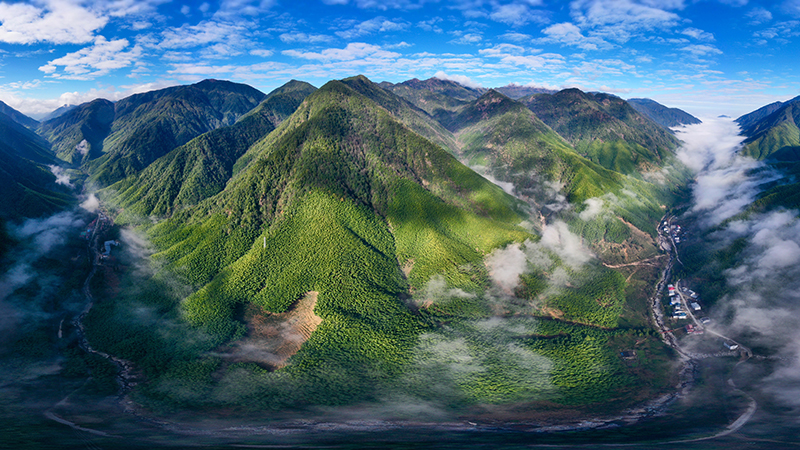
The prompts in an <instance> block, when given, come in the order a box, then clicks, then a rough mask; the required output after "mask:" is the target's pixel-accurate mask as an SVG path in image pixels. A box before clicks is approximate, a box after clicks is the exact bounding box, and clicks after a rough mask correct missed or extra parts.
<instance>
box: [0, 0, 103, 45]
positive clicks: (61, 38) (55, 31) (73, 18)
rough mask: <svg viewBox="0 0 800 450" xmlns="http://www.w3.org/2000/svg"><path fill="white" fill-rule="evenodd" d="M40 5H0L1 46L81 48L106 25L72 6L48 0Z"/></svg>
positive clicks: (98, 15)
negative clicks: (76, 46) (34, 44)
mask: <svg viewBox="0 0 800 450" xmlns="http://www.w3.org/2000/svg"><path fill="white" fill-rule="evenodd" d="M41 5H42V6H36V5H33V4H27V3H6V2H0V23H1V25H0V42H7V43H11V44H33V43H37V42H52V43H54V44H84V43H86V42H90V41H92V40H93V39H94V33H95V32H96V31H98V30H100V29H102V28H103V27H105V25H106V24H107V23H108V18H107V17H104V16H103V15H102V14H101V13H99V12H97V11H93V10H90V9H88V8H85V7H83V6H81V5H79V4H77V3H75V2H70V1H58V0H49V1H45V2H43V3H42V4H41Z"/></svg>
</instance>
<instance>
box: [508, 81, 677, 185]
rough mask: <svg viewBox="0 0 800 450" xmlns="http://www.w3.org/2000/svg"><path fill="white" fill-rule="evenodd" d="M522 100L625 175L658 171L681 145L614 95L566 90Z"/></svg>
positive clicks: (587, 151)
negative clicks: (665, 159)
mask: <svg viewBox="0 0 800 450" xmlns="http://www.w3.org/2000/svg"><path fill="white" fill-rule="evenodd" d="M519 101H520V102H522V103H523V104H525V105H526V106H527V107H528V108H529V109H530V110H531V111H533V112H534V113H535V114H536V116H537V117H539V119H541V120H542V122H544V123H546V124H547V125H548V126H550V128H552V129H553V130H554V131H555V132H557V133H558V134H560V135H561V136H562V137H564V138H565V139H566V140H567V141H568V142H569V143H571V144H572V145H573V147H574V148H575V149H576V150H577V151H578V153H579V154H581V155H583V156H585V157H586V158H588V159H590V160H591V161H594V162H596V163H598V164H600V165H601V166H603V167H605V168H607V169H611V170H614V171H616V172H620V173H622V174H635V173H642V172H648V171H651V170H654V169H656V168H658V167H660V166H661V165H662V164H663V161H664V158H666V157H667V156H668V155H669V154H671V151H672V150H673V149H675V148H677V146H678V140H677V139H676V138H675V137H674V136H673V135H672V134H671V133H670V132H669V131H667V130H665V129H663V128H662V127H660V126H659V125H657V124H656V123H654V122H653V121H652V120H650V119H649V118H647V117H645V116H644V115H642V114H640V113H639V112H637V111H636V110H635V109H633V108H632V107H631V106H630V105H629V104H628V103H627V102H625V100H623V99H621V98H619V97H616V96H613V95H609V94H603V93H596V94H589V93H585V92H582V91H580V90H578V89H565V90H563V91H559V92H557V93H555V94H552V95H549V94H536V95H532V96H528V97H523V98H521V99H520V100H519Z"/></svg>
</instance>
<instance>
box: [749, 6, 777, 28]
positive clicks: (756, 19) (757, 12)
mask: <svg viewBox="0 0 800 450" xmlns="http://www.w3.org/2000/svg"><path fill="white" fill-rule="evenodd" d="M745 17H748V18H749V19H750V25H760V24H762V23H765V22H769V21H770V20H772V13H771V12H769V10H767V9H764V8H761V7H758V8H753V9H751V10H750V11H748V12H747V14H745Z"/></svg>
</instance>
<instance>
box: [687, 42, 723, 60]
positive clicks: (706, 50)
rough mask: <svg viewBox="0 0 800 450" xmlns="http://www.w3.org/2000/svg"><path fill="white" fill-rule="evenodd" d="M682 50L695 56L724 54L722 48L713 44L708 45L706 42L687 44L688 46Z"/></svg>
mask: <svg viewBox="0 0 800 450" xmlns="http://www.w3.org/2000/svg"><path fill="white" fill-rule="evenodd" d="M680 50H681V51H684V52H688V53H691V54H692V55H693V56H695V57H701V56H710V55H721V54H722V50H720V49H718V48H716V47H714V46H713V45H706V44H695V45H687V46H686V47H683V48H681V49H680Z"/></svg>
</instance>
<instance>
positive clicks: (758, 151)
mask: <svg viewBox="0 0 800 450" xmlns="http://www.w3.org/2000/svg"><path fill="white" fill-rule="evenodd" d="M770 111H771V112H770ZM767 113H768V114H767ZM736 122H737V123H739V125H740V126H741V127H742V134H743V135H744V136H747V139H745V141H744V150H743V153H744V154H746V155H749V156H752V157H753V158H756V159H767V158H770V157H771V156H772V155H775V156H776V157H778V158H780V159H782V160H786V159H787V158H790V157H791V155H792V154H793V152H794V151H795V150H796V149H797V148H798V147H800V128H798V127H799V126H800V97H796V98H794V99H792V100H789V101H787V102H785V103H779V104H778V103H773V104H771V105H767V106H765V107H763V108H760V109H758V110H756V111H754V112H752V113H750V114H746V115H744V116H742V117H739V118H738V119H736Z"/></svg>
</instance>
